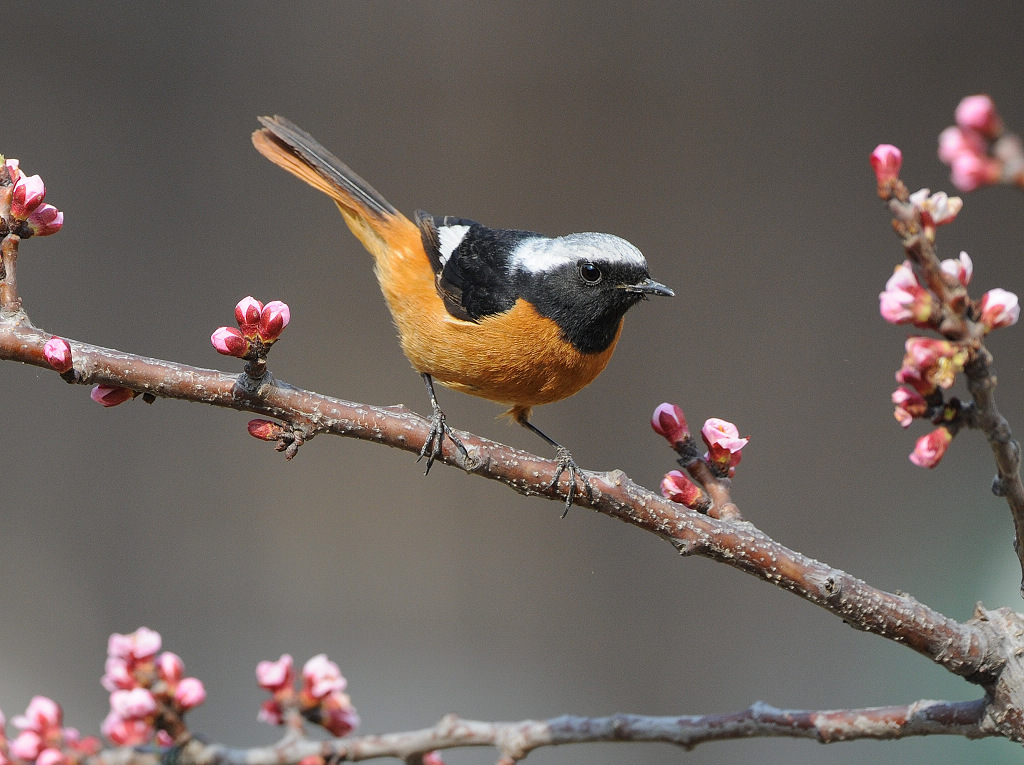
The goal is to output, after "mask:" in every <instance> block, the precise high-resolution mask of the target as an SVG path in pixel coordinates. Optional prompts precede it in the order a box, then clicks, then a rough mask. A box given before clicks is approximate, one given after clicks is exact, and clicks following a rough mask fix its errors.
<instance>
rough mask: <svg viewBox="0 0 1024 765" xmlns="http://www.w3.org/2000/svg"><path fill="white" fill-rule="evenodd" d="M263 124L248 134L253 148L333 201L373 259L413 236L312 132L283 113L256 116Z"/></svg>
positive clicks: (402, 218)
mask: <svg viewBox="0 0 1024 765" xmlns="http://www.w3.org/2000/svg"><path fill="white" fill-rule="evenodd" d="M260 122H261V123H263V126H264V127H263V128H262V129H260V130H257V131H256V132H255V133H253V134H252V143H253V146H255V147H256V150H257V151H258V152H259V153H260V154H262V155H263V156H264V157H266V158H267V159H269V160H270V161H271V162H273V163H274V164H275V165H278V166H279V167H283V168H284V169H285V170H287V171H288V172H289V173H291V174H292V175H294V176H296V177H298V178H301V179H302V180H304V181H305V182H306V183H308V184H309V185H310V186H313V187H314V188H316V189H319V190H320V191H322V192H324V193H325V194H327V196H329V197H330V198H331V199H333V200H334V201H335V203H336V204H337V205H338V209H339V210H341V214H342V215H343V216H345V222H346V223H348V227H349V228H350V229H352V233H353V234H355V235H356V238H358V239H359V241H361V242H362V243H363V246H365V247H366V249H367V250H369V251H370V253H371V254H372V255H373V256H374V257H375V258H376V259H378V260H381V259H387V257H388V256H389V255H391V254H393V253H394V251H395V250H396V249H400V248H396V246H395V245H396V244H398V243H400V242H401V243H405V242H407V241H408V240H409V238H410V237H411V236H412V237H415V238H414V239H413V241H416V240H417V239H418V237H419V229H418V228H417V227H416V224H414V223H413V222H412V221H411V220H409V219H408V218H406V217H405V216H404V215H402V214H401V213H400V212H398V210H396V209H395V208H394V207H393V206H392V205H391V203H390V202H388V201H387V200H386V199H385V198H384V197H383V196H381V194H380V192H379V191H377V190H376V189H375V188H373V186H371V185H370V184H369V183H367V182H366V181H364V180H363V179H362V178H360V177H359V176H358V175H357V174H356V173H354V172H353V171H352V170H351V169H349V167H348V166H347V165H346V164H345V163H344V162H342V161H341V160H340V159H338V158H337V157H335V156H334V155H333V154H332V153H331V152H329V151H328V150H327V149H325V148H324V147H323V146H322V145H321V144H320V143H319V142H318V141H317V140H316V139H315V138H313V136H311V135H310V134H309V133H307V132H306V131H305V130H303V129H302V128H300V127H298V126H297V125H295V124H294V123H292V122H290V121H289V120H287V119H285V118H284V117H277V116H275V117H260Z"/></svg>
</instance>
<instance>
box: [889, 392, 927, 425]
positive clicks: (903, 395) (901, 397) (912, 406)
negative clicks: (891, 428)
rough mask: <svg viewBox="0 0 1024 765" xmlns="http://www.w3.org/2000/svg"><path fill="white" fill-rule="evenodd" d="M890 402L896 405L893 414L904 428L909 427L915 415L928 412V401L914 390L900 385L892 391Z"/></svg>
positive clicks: (923, 414) (922, 415) (918, 415)
mask: <svg viewBox="0 0 1024 765" xmlns="http://www.w3.org/2000/svg"><path fill="white" fill-rule="evenodd" d="M892 402H893V403H894V404H895V405H896V411H895V412H894V416H895V417H896V420H897V421H898V422H899V424H900V425H902V426H903V427H904V428H908V427H910V423H912V422H913V421H914V418H915V417H924V416H925V415H926V414H927V413H928V402H927V401H925V399H924V396H922V395H921V394H920V393H918V392H917V391H916V390H912V389H911V388H907V387H905V386H901V387H899V388H897V389H896V390H895V391H893V394H892Z"/></svg>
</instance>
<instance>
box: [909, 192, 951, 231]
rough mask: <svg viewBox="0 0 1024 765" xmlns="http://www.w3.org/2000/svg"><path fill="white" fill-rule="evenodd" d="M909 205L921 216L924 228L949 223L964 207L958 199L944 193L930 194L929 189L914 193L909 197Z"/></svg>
mask: <svg viewBox="0 0 1024 765" xmlns="http://www.w3.org/2000/svg"><path fill="white" fill-rule="evenodd" d="M910 203H911V204H912V205H914V207H916V208H917V210H918V212H919V213H920V214H921V223H922V224H923V225H925V226H942V225H944V224H946V223H951V222H952V221H953V220H954V219H955V218H956V216H957V213H959V212H960V209H961V208H962V207H963V206H964V202H963V200H962V199H960V197H950V196H948V195H947V194H946V192H944V191H936V192H935V193H934V194H932V193H931V190H930V189H921V190H920V191H915V192H914V193H913V194H911V195H910Z"/></svg>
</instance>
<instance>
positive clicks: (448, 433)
mask: <svg viewBox="0 0 1024 765" xmlns="http://www.w3.org/2000/svg"><path fill="white" fill-rule="evenodd" d="M446 437H447V438H448V440H450V441H451V442H452V443H453V444H455V448H456V449H458V450H459V451H460V452H462V454H463V456H464V457H465V458H466V460H467V461H468V460H469V452H468V451H466V447H465V445H463V443H462V441H460V440H459V439H458V436H456V435H455V432H454V431H453V430H452V429H451V428H450V427H449V426H448V423H447V422H446V421H445V417H444V412H442V411H441V408H440V407H437V406H435V407H434V412H433V414H431V415H430V433H428V434H427V440H426V441H424V442H423V448H422V449H420V456H419V458H418V459H417V460H416V461H417V462H419V461H420V460H421V459H423V458H424V457H426V458H427V469H426V470H424V471H423V475H427V474H428V473H429V472H430V468H431V466H433V464H434V460H436V459H437V458H438V457H440V456H441V454H442V451H443V449H444V439H445V438H446Z"/></svg>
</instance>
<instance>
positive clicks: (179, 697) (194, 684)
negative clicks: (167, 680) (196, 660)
mask: <svg viewBox="0 0 1024 765" xmlns="http://www.w3.org/2000/svg"><path fill="white" fill-rule="evenodd" d="M204 701H206V688H204V687H203V683H202V681H201V680H199V679H198V678H195V677H186V678H185V679H184V680H182V681H181V682H180V683H178V687H177V688H176V689H175V690H174V703H175V704H177V705H178V708H179V709H181V711H183V712H184V711H187V710H189V709H192V708H193V707H197V706H199V705H200V704H202V703H203V702H204Z"/></svg>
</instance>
